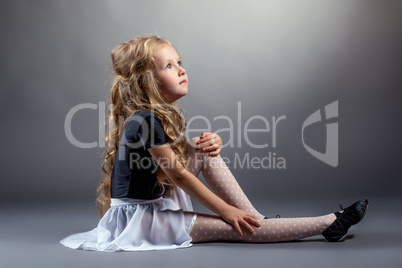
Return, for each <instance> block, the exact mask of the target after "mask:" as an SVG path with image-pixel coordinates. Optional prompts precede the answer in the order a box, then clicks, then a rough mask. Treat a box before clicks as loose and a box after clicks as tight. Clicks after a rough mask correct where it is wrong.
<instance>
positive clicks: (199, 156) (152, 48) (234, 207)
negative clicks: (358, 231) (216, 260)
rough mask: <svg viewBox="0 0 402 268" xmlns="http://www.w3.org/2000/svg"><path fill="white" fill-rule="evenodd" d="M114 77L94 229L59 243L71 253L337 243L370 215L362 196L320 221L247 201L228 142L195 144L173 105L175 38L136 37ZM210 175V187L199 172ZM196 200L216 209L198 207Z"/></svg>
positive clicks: (120, 51)
mask: <svg viewBox="0 0 402 268" xmlns="http://www.w3.org/2000/svg"><path fill="white" fill-rule="evenodd" d="M111 56H112V63H113V69H114V73H115V77H114V81H113V86H112V90H111V99H110V102H111V103H110V104H111V105H110V109H109V110H110V115H109V121H110V122H111V123H113V124H112V125H113V126H112V127H111V128H110V129H109V131H108V135H107V138H106V141H107V144H108V146H107V148H106V158H105V160H104V162H103V164H102V169H103V171H104V178H103V180H102V181H101V183H100V185H99V187H98V192H99V196H98V198H97V206H98V209H99V212H100V215H101V219H100V221H99V223H98V225H97V227H96V228H94V229H93V230H91V231H88V232H84V233H78V234H73V235H70V236H68V237H66V238H64V239H63V240H61V241H60V243H61V244H63V245H64V246H66V247H69V248H73V249H84V250H96V251H107V252H112V251H140V250H160V249H173V248H183V247H189V246H192V245H193V244H192V243H199V242H208V241H218V240H226V241H243V242H278V241H291V240H296V239H301V238H304V237H309V236H314V235H321V234H322V235H323V236H324V237H325V239H326V240H327V241H339V240H340V239H341V238H343V237H344V236H345V235H346V233H347V231H348V229H349V228H350V226H352V225H354V224H356V223H358V222H359V221H360V220H361V219H362V218H363V217H364V215H365V213H366V210H367V206H368V201H367V200H366V199H363V200H360V201H358V202H356V203H354V204H353V205H351V206H349V207H347V208H345V209H343V208H342V210H341V211H339V212H335V213H330V214H327V215H324V216H319V217H304V218H274V219H268V218H266V217H264V216H263V215H262V214H261V213H259V212H258V211H257V210H256V209H255V208H254V207H253V205H252V204H251V203H250V201H249V200H248V198H247V196H246V195H245V194H244V192H243V191H242V189H241V188H240V186H239V184H238V183H237V181H236V179H235V178H234V177H233V175H232V173H231V172H230V170H229V169H228V167H227V166H226V164H225V162H224V161H223V159H222V158H221V157H220V155H219V152H220V151H221V149H222V140H221V138H220V137H219V136H218V135H216V134H214V133H202V135H201V136H200V137H196V138H193V139H191V140H189V141H187V140H186V137H185V136H184V135H183V132H184V130H185V128H186V122H185V120H184V118H183V116H182V109H181V108H180V107H179V105H178V104H177V103H176V102H175V101H176V100H178V99H179V98H181V97H183V96H185V95H186V94H187V91H188V77H187V73H186V70H185V69H184V68H183V66H182V63H181V59H180V57H179V55H178V54H177V52H176V50H175V49H174V47H173V46H172V44H171V43H170V42H169V41H167V40H164V39H161V38H159V37H157V36H149V37H136V38H133V39H131V40H128V41H127V42H124V43H122V44H120V45H118V46H116V47H115V48H114V49H113V50H112V53H111ZM200 172H202V174H203V176H204V178H205V180H206V182H207V183H208V184H209V186H210V187H211V189H212V190H213V192H214V193H213V192H212V191H210V190H209V189H208V188H207V187H206V186H205V185H204V184H203V183H201V182H200V181H199V180H198V178H197V176H198V175H199V173H200ZM190 196H191V197H192V198H194V199H195V200H197V201H198V202H200V203H201V204H203V205H204V206H206V207H207V208H209V209H210V210H211V211H213V212H215V213H216V214H217V215H210V214H204V213H199V212H194V211H193V207H192V204H191V199H190Z"/></svg>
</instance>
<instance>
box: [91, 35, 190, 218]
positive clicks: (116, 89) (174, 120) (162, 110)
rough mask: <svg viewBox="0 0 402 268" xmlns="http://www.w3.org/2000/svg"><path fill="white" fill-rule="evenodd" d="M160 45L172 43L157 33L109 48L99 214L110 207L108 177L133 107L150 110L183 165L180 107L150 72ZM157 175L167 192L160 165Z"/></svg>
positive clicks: (170, 188) (169, 185)
mask: <svg viewBox="0 0 402 268" xmlns="http://www.w3.org/2000/svg"><path fill="white" fill-rule="evenodd" d="M164 45H170V46H172V44H171V42H169V41H168V40H165V39H162V38H160V37H159V36H157V35H152V36H140V37H135V38H133V39H130V40H128V41H126V42H123V43H121V44H119V45H117V46H116V47H114V48H113V50H112V52H111V57H112V64H113V73H114V78H113V84H112V87H111V95H110V100H109V101H107V102H108V104H109V105H108V107H109V109H107V114H106V118H108V120H106V121H105V129H106V135H105V137H106V148H105V155H106V156H105V160H104V161H103V163H102V165H101V167H102V171H103V177H102V180H101V181H100V183H99V185H98V187H97V193H98V195H97V198H96V205H97V208H98V211H99V214H100V216H101V217H102V216H103V215H104V214H105V212H106V211H107V210H108V209H109V208H110V198H111V192H110V191H111V177H112V171H113V166H114V161H115V156H116V153H117V149H118V146H119V141H120V138H121V135H122V133H123V131H124V127H125V125H126V123H127V122H128V120H129V119H130V117H131V116H132V115H133V114H134V113H135V112H136V111H139V110H141V111H152V112H153V113H154V114H155V115H156V116H157V117H158V118H159V119H160V120H161V122H162V125H163V128H164V130H165V133H166V135H167V138H168V142H169V143H170V144H171V146H172V149H173V151H174V152H175V154H176V156H177V158H178V160H179V161H180V162H181V164H182V165H183V166H186V165H187V160H188V156H187V151H186V142H187V139H186V137H185V136H184V134H183V132H184V130H185V128H186V121H185V119H184V117H183V112H184V110H183V109H182V108H181V107H180V106H179V105H178V104H177V103H176V102H173V103H169V102H167V101H166V100H165V98H164V97H163V95H162V94H161V92H160V90H159V82H158V80H157V79H156V77H155V75H154V70H155V68H156V65H155V59H154V57H153V55H154V53H155V52H156V51H157V49H159V48H161V47H162V46H164ZM172 144H173V145H172ZM157 177H158V182H159V183H160V184H161V186H162V188H163V191H164V194H166V193H170V194H171V193H172V191H173V189H174V187H175V185H174V183H173V182H171V181H170V180H169V178H168V177H167V175H166V174H165V173H164V172H163V170H162V169H161V168H160V167H158V171H157Z"/></svg>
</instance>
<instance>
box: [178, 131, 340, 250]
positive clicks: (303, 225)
mask: <svg viewBox="0 0 402 268" xmlns="http://www.w3.org/2000/svg"><path fill="white" fill-rule="evenodd" d="M196 139H197V138H195V139H192V141H193V142H196ZM190 144H191V143H189V145H188V156H189V161H188V165H187V170H188V171H190V172H191V173H192V174H193V175H194V176H196V177H197V176H198V174H199V172H201V171H202V174H203V176H204V178H205V181H206V182H207V183H208V185H209V186H210V187H211V189H212V191H213V192H214V193H215V194H216V195H218V196H219V197H220V198H221V199H223V200H224V201H225V202H226V203H228V204H230V205H232V206H234V207H237V208H239V209H242V210H244V211H247V212H251V213H252V214H254V215H255V216H256V218H257V219H258V220H260V222H261V226H260V227H256V226H252V227H253V229H254V231H255V232H254V233H252V234H251V233H250V232H249V231H248V230H246V228H244V227H241V228H242V230H243V234H244V235H243V236H241V235H240V234H238V232H237V231H236V230H235V229H234V228H233V226H232V225H231V224H229V223H227V222H225V221H224V220H223V219H222V218H221V217H220V216H217V215H209V214H204V213H197V212H186V213H196V214H197V219H196V222H195V224H194V226H193V229H192V231H191V233H190V236H191V237H192V238H193V241H192V242H193V243H198V242H208V241H217V240H229V241H244V242H280V241H290V240H296V239H301V238H305V237H309V236H314V235H319V234H321V233H322V232H323V231H324V230H325V229H327V228H328V227H329V226H330V225H331V224H332V223H333V222H334V220H335V219H336V216H335V214H333V213H331V214H328V215H325V216H319V217H303V218H275V219H264V216H263V215H262V214H261V213H259V212H258V211H257V210H256V209H255V208H254V206H253V205H252V204H251V202H250V200H249V199H248V198H247V196H246V195H245V193H244V192H243V190H242V189H241V187H240V185H239V184H238V182H237V181H236V178H235V177H234V176H233V175H232V173H231V172H230V170H229V168H228V167H227V166H226V164H225V162H224V161H223V159H222V158H221V156H220V155H217V156H214V157H211V156H208V153H203V152H200V150H198V149H194V147H193V146H191V145H190Z"/></svg>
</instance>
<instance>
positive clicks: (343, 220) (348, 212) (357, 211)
mask: <svg viewBox="0 0 402 268" xmlns="http://www.w3.org/2000/svg"><path fill="white" fill-rule="evenodd" d="M367 208H368V200H367V199H362V200H359V201H357V202H355V203H354V204H353V205H351V206H349V207H347V208H345V209H344V208H343V207H342V205H341V209H342V210H343V211H341V212H335V215H336V220H335V221H334V222H333V223H332V224H331V225H330V226H329V227H328V228H327V229H326V230H325V231H324V232H323V233H322V235H323V236H324V237H325V239H326V240H327V241H329V242H338V241H340V240H341V239H342V238H344V237H345V236H346V234H347V233H348V230H349V228H350V227H351V226H352V225H355V224H357V223H358V222H360V221H361V220H362V219H363V218H364V216H365V215H366V212H367Z"/></svg>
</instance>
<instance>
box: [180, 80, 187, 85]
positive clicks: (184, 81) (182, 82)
mask: <svg viewBox="0 0 402 268" xmlns="http://www.w3.org/2000/svg"><path fill="white" fill-rule="evenodd" d="M184 83H187V80H186V79H184V80H183V81H181V82H180V84H179V85H181V84H184Z"/></svg>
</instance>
